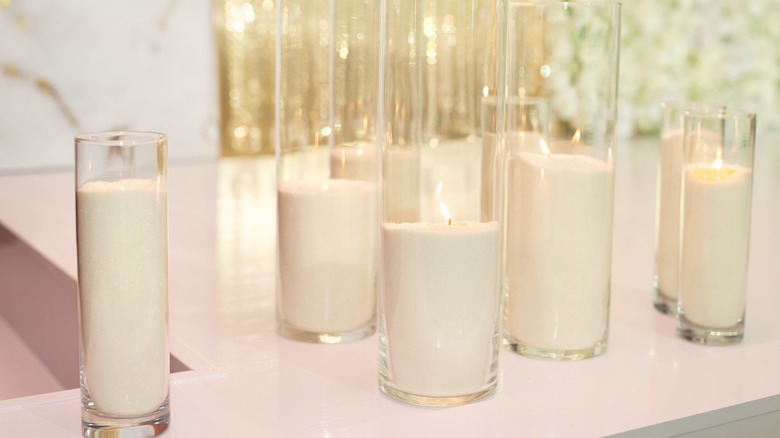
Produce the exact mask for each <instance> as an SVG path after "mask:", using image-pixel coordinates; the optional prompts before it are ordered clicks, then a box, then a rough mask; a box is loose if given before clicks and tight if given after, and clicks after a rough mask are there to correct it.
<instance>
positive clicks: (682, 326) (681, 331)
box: [677, 315, 745, 346]
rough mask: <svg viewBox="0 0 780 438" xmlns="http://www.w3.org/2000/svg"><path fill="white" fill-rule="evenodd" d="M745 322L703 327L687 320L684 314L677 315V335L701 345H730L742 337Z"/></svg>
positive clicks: (739, 340)
mask: <svg viewBox="0 0 780 438" xmlns="http://www.w3.org/2000/svg"><path fill="white" fill-rule="evenodd" d="M744 327H745V324H744V322H742V321H741V322H739V323H738V324H737V325H735V326H732V327H725V328H709V327H703V326H701V325H698V324H696V323H693V322H691V321H689V320H688V319H687V318H686V317H685V315H678V317H677V336H679V337H680V338H683V339H685V340H686V341H691V342H694V343H696V344H702V345H712V346H718V345H731V344H736V343H739V342H741V341H742V338H743V337H744V334H745V331H744Z"/></svg>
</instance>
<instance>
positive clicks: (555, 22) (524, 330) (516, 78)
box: [503, 1, 620, 360]
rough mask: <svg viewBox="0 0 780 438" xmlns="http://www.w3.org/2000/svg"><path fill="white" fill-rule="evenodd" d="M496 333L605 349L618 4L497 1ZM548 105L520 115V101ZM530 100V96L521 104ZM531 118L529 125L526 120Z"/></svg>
mask: <svg viewBox="0 0 780 438" xmlns="http://www.w3.org/2000/svg"><path fill="white" fill-rule="evenodd" d="M507 11H508V12H507V32H506V53H505V55H506V58H505V65H506V90H507V93H508V95H507V96H506V99H505V100H506V102H508V103H512V102H516V101H518V102H524V103H520V104H509V105H507V121H508V122H507V126H506V131H505V132H506V136H505V138H506V141H507V154H506V159H505V161H504V165H505V171H506V186H505V190H504V193H505V194H506V228H505V229H506V235H505V245H506V258H505V275H506V280H507V293H506V301H505V309H504V329H503V330H504V333H503V343H504V345H505V346H506V347H507V348H508V349H509V350H511V351H514V352H517V353H520V354H523V355H527V356H535V357H541V358H549V359H557V360H576V359H583V358H587V357H591V356H596V355H599V354H602V353H603V352H604V351H606V348H607V333H608V321H609V297H610V274H611V259H612V206H613V191H614V188H613V185H614V165H615V139H616V137H615V122H616V108H617V105H616V97H617V83H618V80H617V79H618V49H619V46H618V42H619V36H620V5H619V4H617V3H608V2H581V3H580V2H560V3H558V2H517V1H510V2H509V3H508V5H507ZM531 101H535V102H544V103H543V106H546V107H548V108H549V113H548V115H547V116H546V117H547V120H544V117H545V116H544V115H542V118H541V119H539V120H538V121H537V123H535V124H529V123H526V119H527V114H543V113H538V111H531V112H529V111H530V109H531V108H532V106H531V104H530V103H529V102H531ZM533 105H538V104H533ZM538 126H541V128H538Z"/></svg>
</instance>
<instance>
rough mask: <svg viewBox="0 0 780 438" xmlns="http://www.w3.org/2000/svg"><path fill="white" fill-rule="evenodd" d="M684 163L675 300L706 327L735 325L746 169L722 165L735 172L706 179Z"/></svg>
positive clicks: (743, 267)
mask: <svg viewBox="0 0 780 438" xmlns="http://www.w3.org/2000/svg"><path fill="white" fill-rule="evenodd" d="M697 167H699V168H705V169H706V168H708V167H711V163H693V164H689V165H687V166H685V171H684V172H685V176H684V182H683V195H682V196H683V200H682V202H683V204H682V209H683V215H682V232H681V240H680V244H681V248H680V250H681V252H680V291H679V293H680V304H681V307H682V312H683V314H684V315H685V317H686V318H687V319H688V320H689V321H691V322H693V323H695V324H698V325H701V326H704V327H709V328H726V327H732V326H734V325H736V324H737V323H738V322H739V321H740V320H741V319H742V317H743V315H744V312H745V301H744V289H745V281H746V276H747V258H748V235H749V229H750V190H751V189H750V187H751V177H752V175H751V174H752V172H751V170H750V169H748V168H745V167H741V166H736V165H727V164H725V165H723V170H732V171H734V173H733V174H732V175H731V176H730V177H728V178H726V179H722V180H707V179H702V178H700V177H698V176H697V175H696V172H695V169H696V168H697Z"/></svg>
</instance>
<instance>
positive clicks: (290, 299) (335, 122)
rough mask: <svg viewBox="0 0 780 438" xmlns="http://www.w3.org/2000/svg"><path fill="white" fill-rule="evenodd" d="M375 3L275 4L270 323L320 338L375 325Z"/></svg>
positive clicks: (366, 331)
mask: <svg viewBox="0 0 780 438" xmlns="http://www.w3.org/2000/svg"><path fill="white" fill-rule="evenodd" d="M379 17H380V15H379V7H378V4H375V2H373V1H369V0H349V1H336V0H331V1H329V2H321V1H315V0H283V1H281V2H280V4H279V5H278V12H277V35H278V38H277V75H276V80H277V89H276V92H277V99H276V100H277V106H276V112H277V115H278V116H277V139H276V141H277V148H276V159H277V187H278V204H277V207H278V213H277V214H278V216H277V226H278V235H277V236H278V237H277V239H278V240H277V296H276V298H277V300H276V310H277V330H278V332H279V333H280V334H281V335H283V336H285V337H288V338H291V339H295V340H300V341H307V342H320V343H339V342H346V341H354V340H358V339H362V338H364V337H366V336H368V335H370V334H372V333H374V331H375V329H376V320H375V317H376V294H377V287H378V273H377V264H378V251H379V231H378V230H379V222H378V220H379V211H380V191H379V166H380V164H379V163H380V160H379V144H378V141H377V121H378V118H377V111H378V99H377V93H378V89H379V83H378V80H379V68H378V64H379V56H378V53H379V36H378V35H379V34H378V29H379Z"/></svg>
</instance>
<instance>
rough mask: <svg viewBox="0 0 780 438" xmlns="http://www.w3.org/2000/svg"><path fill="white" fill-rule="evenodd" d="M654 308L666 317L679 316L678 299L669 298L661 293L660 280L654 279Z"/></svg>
mask: <svg viewBox="0 0 780 438" xmlns="http://www.w3.org/2000/svg"><path fill="white" fill-rule="evenodd" d="M653 295H654V297H653V306H654V307H655V310H657V311H659V312H661V313H663V314H664V315H670V316H677V299H676V298H669V297H667V296H666V295H664V294H663V292H661V286H660V284H659V283H658V278H657V277H656V278H654V279H653Z"/></svg>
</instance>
